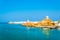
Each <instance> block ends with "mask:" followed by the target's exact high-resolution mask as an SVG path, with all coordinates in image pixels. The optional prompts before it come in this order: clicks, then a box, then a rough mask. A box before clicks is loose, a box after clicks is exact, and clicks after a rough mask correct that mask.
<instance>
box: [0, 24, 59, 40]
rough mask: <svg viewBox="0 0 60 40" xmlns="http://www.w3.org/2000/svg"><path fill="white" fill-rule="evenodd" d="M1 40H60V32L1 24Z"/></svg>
mask: <svg viewBox="0 0 60 40" xmlns="http://www.w3.org/2000/svg"><path fill="white" fill-rule="evenodd" d="M0 40H60V30H55V29H50V30H44V29H43V28H32V27H30V28H29V29H28V27H26V26H22V25H21V24H8V23H2V24H1V23H0Z"/></svg>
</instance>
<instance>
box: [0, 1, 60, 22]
mask: <svg viewBox="0 0 60 40" xmlns="http://www.w3.org/2000/svg"><path fill="white" fill-rule="evenodd" d="M45 16H49V17H50V18H51V19H52V20H60V0H0V22H8V21H26V20H27V19H29V20H31V21H39V20H42V19H44V18H45Z"/></svg>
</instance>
